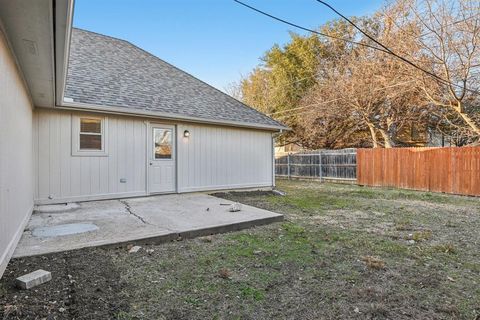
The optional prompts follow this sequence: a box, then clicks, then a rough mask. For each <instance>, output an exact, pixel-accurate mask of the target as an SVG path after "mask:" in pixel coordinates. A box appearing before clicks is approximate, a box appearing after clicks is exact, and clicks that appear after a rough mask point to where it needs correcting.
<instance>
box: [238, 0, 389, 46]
mask: <svg viewBox="0 0 480 320" xmlns="http://www.w3.org/2000/svg"><path fill="white" fill-rule="evenodd" d="M233 1H235V2H236V3H238V4H241V5H242V6H244V7H247V8H249V9H250V10H253V11H256V12H258V13H260V14H263V15H264V16H267V17H269V18H272V19H274V20H277V21H280V22H282V23H285V24H288V25H289V26H292V27H295V28H297V29H300V30H304V31H308V32H311V33H314V34H317V35H319V36H323V37H326V38H332V39H336V40H341V41H344V42H348V43H352V44H356V45H359V46H364V47H368V48H371V49H375V50H379V51H382V52H385V53H389V52H388V51H387V50H385V49H382V48H378V47H375V46H371V45H369V44H366V43H361V42H357V41H353V40H349V39H345V38H341V37H336V36H333V35H330V34H326V33H323V32H319V31H316V30H313V29H309V28H305V27H302V26H301V25H298V24H295V23H293V22H289V21H287V20H284V19H282V18H278V17H276V16H274V15H271V14H269V13H267V12H265V11H262V10H260V9H257V8H255V7H252V6H250V5H248V4H246V3H244V2H241V1H239V0H233Z"/></svg>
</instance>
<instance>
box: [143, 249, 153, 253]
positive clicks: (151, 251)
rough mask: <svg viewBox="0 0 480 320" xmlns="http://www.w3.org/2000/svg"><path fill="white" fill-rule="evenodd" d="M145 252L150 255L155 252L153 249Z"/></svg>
mask: <svg viewBox="0 0 480 320" xmlns="http://www.w3.org/2000/svg"><path fill="white" fill-rule="evenodd" d="M145 251H146V252H147V253H148V254H152V253H153V252H154V251H155V250H153V249H147V250H145Z"/></svg>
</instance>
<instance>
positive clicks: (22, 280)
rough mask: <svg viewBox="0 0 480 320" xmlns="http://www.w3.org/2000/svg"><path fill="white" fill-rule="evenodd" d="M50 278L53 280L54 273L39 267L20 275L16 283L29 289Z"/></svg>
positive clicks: (22, 287)
mask: <svg viewBox="0 0 480 320" xmlns="http://www.w3.org/2000/svg"><path fill="white" fill-rule="evenodd" d="M50 280H52V274H51V273H50V272H49V271H45V270H42V269H39V270H36V271H33V272H30V273H28V274H26V275H23V276H21V277H18V278H17V279H16V280H15V284H16V285H17V287H18V288H20V289H23V290H27V289H31V288H33V287H36V286H38V285H41V284H43V283H45V282H48V281H50Z"/></svg>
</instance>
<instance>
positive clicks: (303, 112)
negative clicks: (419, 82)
mask: <svg viewBox="0 0 480 320" xmlns="http://www.w3.org/2000/svg"><path fill="white" fill-rule="evenodd" d="M414 81H415V80H408V81H403V82H400V83H396V84H393V85H390V86H386V87H381V88H376V89H374V90H372V91H374V92H375V91H381V90H385V89H389V88H394V87H398V86H403V85H405V84H409V83H411V82H414ZM339 100H345V98H336V99H333V100H329V101H322V102H319V103H313V104H309V105H307V106H303V107H297V108H292V109H288V110H283V111H278V112H273V113H269V114H267V116H272V115H276V114H280V113H285V112H289V111H294V110H300V109H306V108H310V107H316V106H320V105H323V104H326V103H330V102H335V101H339ZM313 111H316V110H315V109H312V110H305V111H301V112H299V113H296V114H295V115H300V114H305V113H310V112H313ZM286 117H288V115H280V116H279V118H280V119H285V118H286Z"/></svg>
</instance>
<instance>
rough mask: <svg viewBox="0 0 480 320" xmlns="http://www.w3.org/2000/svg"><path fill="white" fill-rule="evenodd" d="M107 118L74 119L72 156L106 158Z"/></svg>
mask: <svg viewBox="0 0 480 320" xmlns="http://www.w3.org/2000/svg"><path fill="white" fill-rule="evenodd" d="M106 124H107V122H106V118H105V117H96V116H73V117H72V155H74V156H106V155H107V144H106V139H105V132H106Z"/></svg>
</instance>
